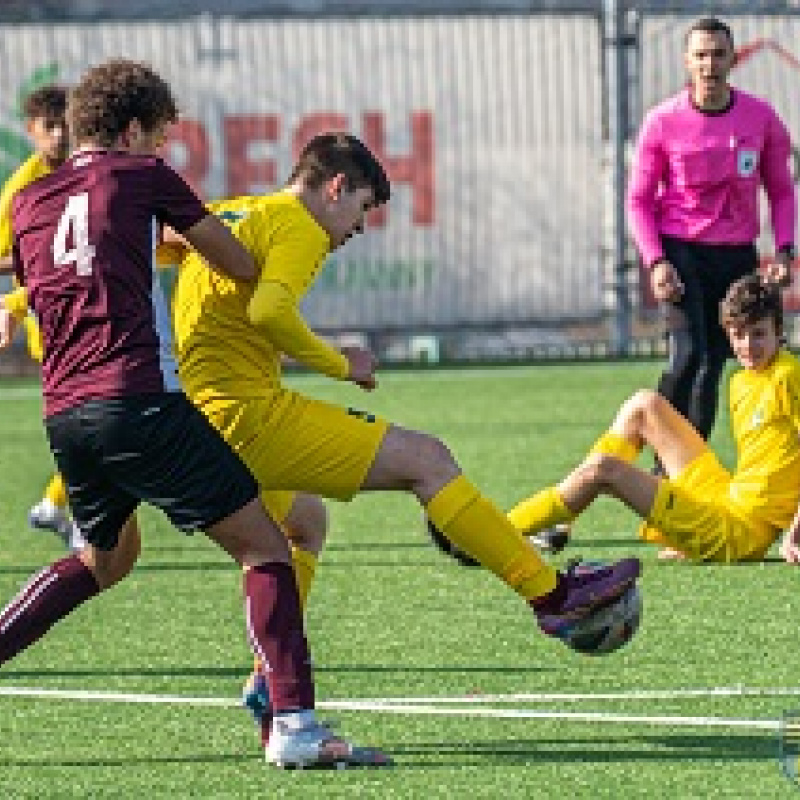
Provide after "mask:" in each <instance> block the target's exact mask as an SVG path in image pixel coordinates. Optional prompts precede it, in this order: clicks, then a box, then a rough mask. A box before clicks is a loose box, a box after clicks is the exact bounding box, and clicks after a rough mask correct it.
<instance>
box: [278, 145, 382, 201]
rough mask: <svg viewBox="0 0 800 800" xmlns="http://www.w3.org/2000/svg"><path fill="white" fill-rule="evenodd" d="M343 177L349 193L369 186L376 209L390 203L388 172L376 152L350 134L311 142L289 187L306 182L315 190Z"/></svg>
mask: <svg viewBox="0 0 800 800" xmlns="http://www.w3.org/2000/svg"><path fill="white" fill-rule="evenodd" d="M340 173H341V174H342V175H344V176H345V180H346V184H345V185H346V186H347V188H348V190H349V191H352V190H353V189H356V188H360V187H364V186H369V187H370V188H371V189H372V193H373V195H374V196H375V205H376V206H381V205H383V204H384V203H386V202H388V200H389V195H390V194H391V186H390V184H389V178H388V177H387V176H386V171H385V170H384V168H383V166H381V163H380V162H379V161H378V159H377V158H375V156H374V155H373V153H372V151H371V150H370V149H369V148H368V147H367V146H366V145H365V144H364V143H363V142H362V141H361V140H360V139H357V138H356V137H355V136H352V135H351V134H349V133H322V134H319V135H318V136H315V137H314V138H313V139H311V141H310V142H309V143H308V144H307V145H306V146H305V147H304V148H303V150H302V152H301V153H300V157H299V158H298V159H297V163H296V164H295V167H294V169H293V170H292V174H291V176H290V177H289V183H292V182H293V181H295V180H297V179H298V178H303V180H305V181H306V183H307V184H308V185H309V187H311V188H312V189H315V188H317V187H318V186H320V185H321V184H323V183H324V182H325V181H327V180H330V179H331V178H333V177H335V176H336V175H338V174H340Z"/></svg>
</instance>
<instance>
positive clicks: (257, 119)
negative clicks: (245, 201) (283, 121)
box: [223, 114, 280, 197]
mask: <svg viewBox="0 0 800 800" xmlns="http://www.w3.org/2000/svg"><path fill="white" fill-rule="evenodd" d="M223 126H224V132H225V182H226V190H225V192H226V194H227V195H228V196H230V197H233V196H235V195H240V194H252V193H253V192H254V191H264V190H265V189H266V188H268V187H272V186H274V185H275V183H276V182H277V167H276V166H275V161H274V160H273V159H271V158H256V159H254V158H253V157H252V146H253V145H254V144H255V143H257V142H275V141H277V140H278V132H279V128H280V125H279V123H278V118H277V117H276V116H275V115H274V114H243V115H237V116H231V117H225V120H224V123H223Z"/></svg>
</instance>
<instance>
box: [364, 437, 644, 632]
mask: <svg viewBox="0 0 800 800" xmlns="http://www.w3.org/2000/svg"><path fill="white" fill-rule="evenodd" d="M362 488H364V489H395V488H402V489H405V490H406V491H411V492H412V493H413V494H414V495H415V496H416V497H417V499H418V500H419V501H420V503H421V504H422V505H423V506H424V508H425V513H426V515H427V517H428V519H430V520H431V522H432V523H433V524H434V525H435V526H436V527H437V528H438V529H439V530H440V531H441V532H442V533H443V534H444V536H446V537H447V539H449V540H450V541H451V542H453V544H454V545H455V546H456V547H458V548H459V549H461V550H463V551H464V552H466V553H468V554H469V555H470V556H472V557H473V558H474V559H475V560H476V561H478V562H479V563H480V564H481V565H482V566H483V567H485V568H486V569H487V570H489V571H490V572H492V573H493V574H494V575H496V576H497V577H498V578H500V580H502V581H503V582H504V583H505V584H506V585H507V586H508V587H509V588H511V589H513V590H514V591H515V592H516V593H517V594H519V595H520V596H521V597H523V598H524V599H525V600H526V601H527V602H528V604H529V605H530V606H531V607H532V608H533V609H534V611H535V613H536V617H537V620H538V622H539V627H540V628H541V629H542V631H544V632H545V633H547V634H550V635H554V636H559V635H562V633H563V631H564V630H565V629H566V628H567V626H569V625H572V624H574V623H575V622H577V621H578V620H579V619H582V618H584V617H586V616H587V615H590V614H592V613H594V612H595V611H596V610H597V609H599V608H602V607H603V606H604V605H607V604H608V603H609V602H611V601H612V600H614V599H615V598H617V597H619V596H621V595H622V594H623V593H624V592H626V591H627V590H628V589H629V588H630V586H631V585H632V584H633V582H634V581H635V580H636V578H637V577H638V575H639V571H640V568H641V564H640V562H639V561H638V559H635V558H631V559H624V560H623V561H620V562H618V563H616V564H611V565H609V566H607V567H604V568H603V569H598V570H587V571H584V572H582V573H580V574H578V573H576V572H573V571H570V570H567V571H565V572H562V573H559V572H557V571H556V570H555V569H554V568H553V567H552V566H551V565H549V564H547V563H546V562H545V561H543V560H542V558H541V556H540V555H539V553H538V552H537V551H536V549H535V548H534V547H532V546H531V543H530V542H529V541H528V539H527V538H526V537H525V536H523V534H522V533H520V531H519V530H518V529H517V528H516V527H515V526H514V525H513V524H512V523H511V522H510V521H509V519H508V518H507V517H506V515H505V514H503V512H502V511H500V509H498V508H497V506H496V505H495V504H494V503H492V502H491V501H490V500H489V499H488V498H487V497H485V496H484V495H483V494H481V492H480V491H479V490H478V489H477V487H476V486H475V485H474V484H472V483H471V482H470V481H469V480H468V479H467V477H466V476H465V475H463V474H462V473H461V470H460V468H459V467H458V464H457V463H456V462H455V460H454V459H453V457H452V455H451V454H450V452H449V450H448V449H447V447H446V446H445V445H444V444H443V443H442V442H440V441H439V440H437V439H436V438H434V437H432V436H428V435H427V434H422V433H418V432H415V431H407V430H404V429H401V428H397V427H396V426H391V427H390V428H389V430H388V431H387V432H386V434H385V436H384V439H383V441H382V442H381V446H380V449H379V450H378V453H377V454H376V456H375V459H374V461H373V463H372V466H371V467H370V470H369V472H368V474H367V476H366V479H365V481H364V484H363V487H362Z"/></svg>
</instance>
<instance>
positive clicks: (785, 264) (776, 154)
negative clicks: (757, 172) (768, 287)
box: [761, 113, 797, 283]
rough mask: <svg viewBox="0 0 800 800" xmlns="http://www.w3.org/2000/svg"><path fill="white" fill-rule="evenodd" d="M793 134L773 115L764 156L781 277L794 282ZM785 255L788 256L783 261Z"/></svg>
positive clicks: (795, 215) (795, 201)
mask: <svg viewBox="0 0 800 800" xmlns="http://www.w3.org/2000/svg"><path fill="white" fill-rule="evenodd" d="M791 152H792V148H791V141H790V138H789V132H788V131H787V130H786V127H785V126H784V124H783V123H782V122H781V120H780V119H779V117H778V115H777V114H774V113H773V114H772V117H771V119H770V122H769V124H768V126H767V133H766V136H765V138H764V149H763V151H762V154H761V180H762V182H763V184H764V191H765V192H766V195H767V200H768V201H769V212H770V218H771V220H772V230H773V233H774V237H773V238H774V239H775V248H776V250H777V251H778V254H779V255H778V258H779V264H780V266H781V267H782V268H783V271H782V273H781V275H780V276H779V277H782V278H783V282H784V283H787V282H791V274H790V271H789V270H790V268H791V256H789V255H788V253H789V252H790V248H791V247H792V246H793V245H794V244H795V239H794V231H795V222H796V220H797V192H796V189H795V185H794V182H793V181H792V175H791V171H790V169H789V162H790V159H791ZM782 253H785V254H787V256H786V258H783V259H782V260H781V255H782Z"/></svg>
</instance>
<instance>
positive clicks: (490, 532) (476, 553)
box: [426, 475, 556, 600]
mask: <svg viewBox="0 0 800 800" xmlns="http://www.w3.org/2000/svg"><path fill="white" fill-rule="evenodd" d="M426 511H427V513H428V517H429V518H430V520H431V522H433V524H434V525H436V526H437V527H438V528H439V530H441V531H442V532H443V533H444V534H445V536H447V538H448V539H450V541H452V542H453V544H454V545H456V547H458V548H459V549H461V550H463V551H464V552H466V553H469V554H470V555H471V556H472V557H473V558H475V559H476V560H477V561H478V562H480V564H481V565H482V566H484V567H486V569H488V570H490V571H491V572H493V573H494V574H495V575H497V577H498V578H500V580H502V581H504V582H505V583H506V584H507V585H508V586H510V587H511V588H512V589H513V590H514V591H515V592H517V594H520V595H522V596H523V597H525V598H526V599H528V600H530V599H531V598H533V597H539V596H540V595H543V594H547V593H548V592H550V591H552V590H553V589H554V588H555V585H556V571H555V570H554V569H553V568H552V567H551V566H550V565H549V564H546V563H545V562H544V561H542V559H541V558H540V556H539V554H538V553H537V552H536V550H534V548H533V547H531V545H530V544H529V542H528V540H527V539H526V538H525V537H524V536H523V535H522V534H521V533H520V532H519V531H517V530H516V529H515V528H514V526H513V525H512V524H511V523H510V522H509V521H508V520H507V519H506V517H505V515H504V514H503V513H502V512H501V511H500V509H499V508H497V506H495V505H494V504H493V503H492V502H490V501H489V500H488V499H487V498H485V497H483V495H481V493H480V492H479V491H478V490H477V489H476V488H475V486H473V484H472V483H470V481H468V480H467V478H466V477H464V476H463V475H459V476H458V477H457V478H454V479H453V480H452V481H450V483H448V484H447V485H446V486H443V487H442V488H441V489H440V490H439V492H438V494H436V496H435V497H433V498H431V500H430V502H429V503H428V505H427V506H426Z"/></svg>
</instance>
